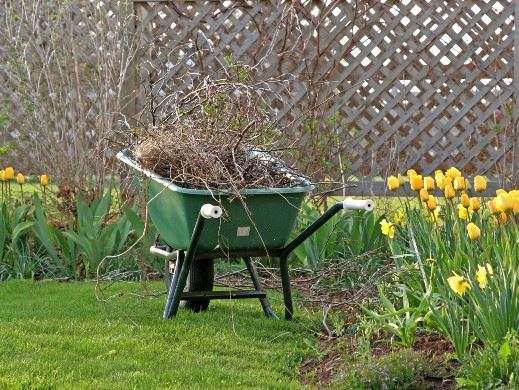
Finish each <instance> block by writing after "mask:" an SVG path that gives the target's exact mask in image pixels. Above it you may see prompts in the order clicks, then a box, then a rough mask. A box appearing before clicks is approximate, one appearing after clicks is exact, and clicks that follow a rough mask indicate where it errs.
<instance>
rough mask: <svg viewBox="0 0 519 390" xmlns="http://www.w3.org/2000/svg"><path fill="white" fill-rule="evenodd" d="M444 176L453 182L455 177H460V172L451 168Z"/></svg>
mask: <svg viewBox="0 0 519 390" xmlns="http://www.w3.org/2000/svg"><path fill="white" fill-rule="evenodd" d="M445 174H446V176H448V177H450V178H451V179H452V180H454V179H455V178H456V177H461V172H460V171H459V170H458V169H457V168H455V167H451V168H449V169H447V171H446V172H445Z"/></svg>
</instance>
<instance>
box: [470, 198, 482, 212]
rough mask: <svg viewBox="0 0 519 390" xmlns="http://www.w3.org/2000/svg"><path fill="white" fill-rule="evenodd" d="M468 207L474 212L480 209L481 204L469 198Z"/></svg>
mask: <svg viewBox="0 0 519 390" xmlns="http://www.w3.org/2000/svg"><path fill="white" fill-rule="evenodd" d="M469 207H471V208H472V210H474V211H478V210H479V209H480V208H481V202H480V201H479V199H478V198H470V201H469Z"/></svg>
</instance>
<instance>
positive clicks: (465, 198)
mask: <svg viewBox="0 0 519 390" xmlns="http://www.w3.org/2000/svg"><path fill="white" fill-rule="evenodd" d="M460 202H461V204H462V205H463V207H465V208H467V207H469V206H470V198H469V196H468V195H467V193H466V192H464V193H462V194H461V196H460Z"/></svg>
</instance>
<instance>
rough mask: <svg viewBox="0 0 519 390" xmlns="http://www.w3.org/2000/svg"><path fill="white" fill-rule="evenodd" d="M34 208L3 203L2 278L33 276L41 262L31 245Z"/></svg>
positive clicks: (0, 214)
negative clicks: (10, 205)
mask: <svg viewBox="0 0 519 390" xmlns="http://www.w3.org/2000/svg"><path fill="white" fill-rule="evenodd" d="M33 211H34V210H33V208H32V207H30V206H26V205H21V206H17V207H14V208H11V207H8V205H7V204H6V203H2V206H1V210H0V280H2V279H9V278H32V277H34V275H35V274H36V273H37V272H38V271H39V264H38V262H37V259H38V257H39V256H37V254H36V252H37V250H35V249H34V248H33V246H32V245H31V238H30V234H31V229H32V228H33V226H34V223H35V222H34V217H33Z"/></svg>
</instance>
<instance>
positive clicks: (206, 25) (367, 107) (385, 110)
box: [134, 0, 519, 178]
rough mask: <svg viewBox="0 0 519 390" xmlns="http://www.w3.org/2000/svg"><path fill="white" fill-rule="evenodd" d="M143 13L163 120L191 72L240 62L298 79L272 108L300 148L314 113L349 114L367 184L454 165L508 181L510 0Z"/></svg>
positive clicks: (348, 129)
mask: <svg viewBox="0 0 519 390" xmlns="http://www.w3.org/2000/svg"><path fill="white" fill-rule="evenodd" d="M356 4H358V5H357V6H355V5H356ZM134 5H135V12H136V14H137V16H138V17H139V24H140V29H141V32H142V42H143V43H145V44H146V45H147V46H146V47H147V50H146V52H145V55H144V56H143V57H142V58H141V68H140V69H141V76H143V75H144V76H145V77H147V78H148V79H150V80H151V81H156V80H158V79H159V78H160V79H161V80H162V82H161V83H159V84H155V90H154V94H155V96H156V97H155V107H156V106H157V104H158V105H159V110H158V111H160V108H161V106H160V104H162V106H163V108H167V100H166V101H164V100H162V98H163V97H164V96H167V95H168V94H169V93H170V92H171V91H175V90H179V89H183V88H189V87H190V85H189V80H188V79H187V81H186V78H185V77H182V76H183V75H185V74H186V72H201V73H213V72H217V71H218V69H221V68H222V64H224V63H225V62H226V60H225V58H227V59H228V58H229V56H230V55H232V61H241V62H244V63H247V64H251V65H256V67H257V70H258V75H260V76H261V77H263V78H268V77H275V76H279V75H285V76H286V75H290V78H291V82H290V83H289V86H288V88H287V87H286V86H283V87H280V88H279V89H278V90H277V91H275V93H273V94H272V98H271V107H272V110H273V113H274V114H275V115H276V116H277V118H278V120H280V122H281V123H285V124H288V123H290V124H291V127H290V131H291V132H293V133H295V134H298V133H299V135H300V138H301V139H302V142H304V141H305V140H306V139H307V138H306V137H307V135H306V134H304V132H303V130H302V129H303V124H304V122H305V121H306V120H308V113H310V112H314V111H315V110H316V109H315V107H316V106H317V107H318V108H317V110H318V111H319V115H320V116H321V118H324V119H326V118H329V117H331V116H334V117H338V118H340V120H339V123H336V124H334V126H335V127H336V129H335V130H336V131H337V133H338V135H339V136H340V139H342V140H343V143H342V145H339V146H338V147H337V148H336V149H335V152H338V153H345V154H346V155H347V156H348V159H349V161H350V164H351V169H352V172H353V174H354V175H355V176H357V177H362V176H368V177H372V178H373V177H377V176H382V177H383V176H385V175H387V174H388V172H393V171H396V170H398V171H405V170H406V169H408V168H410V167H413V168H416V169H418V170H420V171H421V172H424V173H426V174H427V173H431V172H433V171H434V170H435V169H438V168H442V169H446V168H447V167H449V166H451V165H455V166H457V167H459V168H460V169H463V170H464V171H465V172H466V173H467V174H476V173H482V172H487V173H501V174H502V173H510V172H509V169H510V167H509V165H510V160H511V159H512V156H511V145H512V137H513V134H512V132H513V129H512V125H511V123H512V121H511V119H512V118H513V117H514V115H516V114H517V111H516V108H515V103H514V102H515V99H514V93H517V81H516V80H515V79H516V78H517V77H515V78H514V43H515V41H514V35H515V30H516V29H515V28H514V24H515V19H514V11H515V9H514V8H515V7H516V6H515V3H514V1H512V0H507V1H505V0H500V1H495V0H479V1H478V0H474V1H463V2H451V1H432V0H429V1H427V0H418V1H410V0H407V1H400V2H394V1H385V2H384V1H359V2H357V1H331V2H329V1H327V2H324V1H323V2H319V1H312V2H309V1H301V2H297V1H296V2H286V1H275V0H270V1H224V2H217V1H175V2H165V1H135V2H134ZM196 51H198V53H197V55H192V54H193V53H195V52H196ZM515 62H516V64H517V59H516V60H515ZM517 66H519V65H517ZM515 71H516V72H517V69H515ZM514 113H515V114H514Z"/></svg>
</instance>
